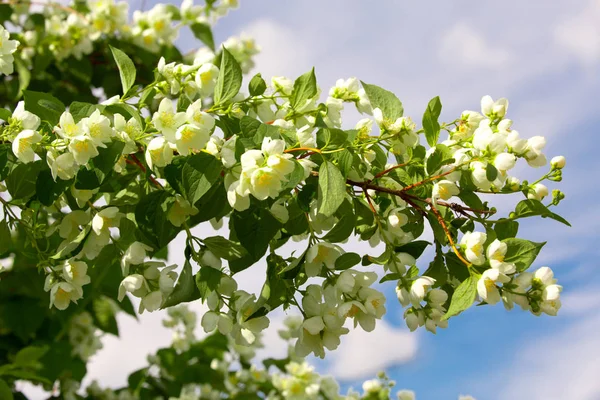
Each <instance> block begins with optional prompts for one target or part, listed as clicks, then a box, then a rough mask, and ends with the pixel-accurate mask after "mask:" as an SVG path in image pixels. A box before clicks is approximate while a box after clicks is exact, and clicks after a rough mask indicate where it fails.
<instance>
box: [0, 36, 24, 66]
mask: <svg viewBox="0 0 600 400" xmlns="http://www.w3.org/2000/svg"><path fill="white" fill-rule="evenodd" d="M18 46H19V42H18V41H16V40H10V34H9V33H8V31H7V30H6V29H4V26H2V25H0V74H4V75H10V74H12V73H13V71H14V65H13V63H14V61H15V59H14V57H13V53H14V52H15V51H17V47H18Z"/></svg>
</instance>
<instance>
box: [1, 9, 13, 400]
mask: <svg viewBox="0 0 600 400" xmlns="http://www.w3.org/2000/svg"><path fill="white" fill-rule="evenodd" d="M2 5H3V4H2ZM0 399H5V400H13V399H14V397H13V394H12V389H11V388H10V386H8V383H6V381H5V380H4V379H0Z"/></svg>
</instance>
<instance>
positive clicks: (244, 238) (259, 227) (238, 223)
mask: <svg viewBox="0 0 600 400" xmlns="http://www.w3.org/2000/svg"><path fill="white" fill-rule="evenodd" d="M231 219H232V222H233V227H234V230H235V234H236V236H237V239H238V241H239V242H240V243H241V244H242V246H244V248H245V249H246V251H247V252H248V254H249V257H250V260H251V262H254V261H257V260H259V259H260V258H261V257H262V256H263V255H264V254H265V252H266V251H267V248H268V246H269V242H270V241H271V239H273V237H274V236H275V234H276V233H277V232H278V231H279V228H280V227H281V223H280V222H279V221H277V219H275V217H273V215H271V213H270V212H269V211H268V210H265V209H260V210H253V209H248V210H246V211H243V212H234V213H233V214H232V216H231ZM242 260H243V259H241V260H239V261H242ZM236 262H237V261H234V262H230V263H229V266H230V268H231V270H232V271H234V272H239V270H238V267H236V265H237V264H236Z"/></svg>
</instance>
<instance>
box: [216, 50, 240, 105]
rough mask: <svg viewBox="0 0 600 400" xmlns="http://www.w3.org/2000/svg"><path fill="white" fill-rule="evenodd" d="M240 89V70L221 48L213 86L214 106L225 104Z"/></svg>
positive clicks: (229, 55)
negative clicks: (217, 72)
mask: <svg viewBox="0 0 600 400" xmlns="http://www.w3.org/2000/svg"><path fill="white" fill-rule="evenodd" d="M241 87H242V69H241V68H240V64H238V62H237V60H236V59H235V57H234V56H232V55H231V53H230V52H229V51H228V50H227V49H226V48H225V47H223V53H222V55H221V67H220V69H219V76H218V78H217V84H216V86H215V95H214V102H215V106H219V105H222V104H225V103H226V102H227V101H229V100H230V99H231V98H233V97H234V96H235V95H236V94H238V92H239V91H240V88H241Z"/></svg>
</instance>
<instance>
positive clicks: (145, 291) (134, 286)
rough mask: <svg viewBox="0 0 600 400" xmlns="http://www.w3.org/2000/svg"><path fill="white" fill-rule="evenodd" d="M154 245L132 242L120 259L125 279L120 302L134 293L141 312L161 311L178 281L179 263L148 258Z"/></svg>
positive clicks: (121, 286)
mask: <svg viewBox="0 0 600 400" xmlns="http://www.w3.org/2000/svg"><path fill="white" fill-rule="evenodd" d="M151 250H152V248H150V247H149V246H147V245H145V244H143V243H140V242H133V243H132V244H131V245H130V246H129V248H128V249H127V250H126V251H125V254H124V255H123V258H122V259H121V268H122V269H123V276H124V277H125V278H123V280H122V281H121V284H120V285H119V295H118V299H119V301H121V300H123V298H124V297H125V294H127V293H131V294H132V295H134V296H135V297H138V298H140V299H141V301H140V307H139V310H138V312H139V313H140V314H141V313H143V312H144V311H145V310H147V311H156V310H158V309H159V308H160V307H161V306H162V305H163V303H164V302H165V300H166V299H167V298H168V297H169V295H170V294H171V292H172V291H173V288H174V287H175V281H177V276H178V274H177V272H175V271H174V269H175V268H177V266H176V265H170V266H166V264H165V263H163V262H160V261H145V260H146V255H147V252H148V251H151Z"/></svg>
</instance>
